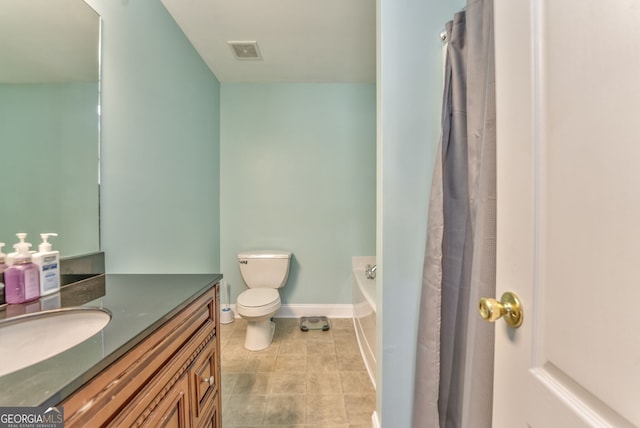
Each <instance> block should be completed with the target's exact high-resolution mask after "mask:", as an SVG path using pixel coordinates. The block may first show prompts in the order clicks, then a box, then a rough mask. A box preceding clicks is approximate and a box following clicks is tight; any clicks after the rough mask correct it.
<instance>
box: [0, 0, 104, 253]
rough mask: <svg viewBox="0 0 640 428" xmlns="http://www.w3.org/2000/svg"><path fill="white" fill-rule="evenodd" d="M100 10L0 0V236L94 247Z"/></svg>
mask: <svg viewBox="0 0 640 428" xmlns="http://www.w3.org/2000/svg"><path fill="white" fill-rule="evenodd" d="M99 43H100V17H99V16H98V14H97V13H96V12H95V11H94V10H93V9H92V8H91V7H89V6H88V5H87V4H86V3H85V2H84V1H83V0H28V1H25V0H0V142H1V143H0V160H1V162H0V186H1V187H0V189H1V190H0V242H4V243H6V247H5V249H4V252H5V253H8V252H10V251H13V249H12V248H11V246H12V245H13V244H14V243H15V242H16V236H15V234H16V233H17V232H27V233H28V239H27V241H28V242H31V243H32V244H33V247H34V248H32V250H37V244H38V242H40V236H39V234H40V233H43V232H55V233H58V235H59V236H58V237H57V238H52V239H51V242H52V243H53V248H54V249H58V250H59V251H60V253H61V255H62V256H63V257H67V256H76V255H80V254H87V253H92V252H96V251H99V250H100V226H99V225H100V219H99V190H98V189H99V175H98V174H99V166H98V165H99V159H98V156H99V122H100V119H99V88H100V84H99V74H100V73H99V67H100V65H99V64H100V61H99V51H100V49H99Z"/></svg>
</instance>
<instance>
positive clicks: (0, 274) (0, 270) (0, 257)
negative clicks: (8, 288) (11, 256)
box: [0, 242, 7, 305]
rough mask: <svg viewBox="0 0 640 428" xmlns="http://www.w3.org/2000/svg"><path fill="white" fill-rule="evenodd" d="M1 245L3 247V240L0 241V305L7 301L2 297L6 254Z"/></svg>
mask: <svg viewBox="0 0 640 428" xmlns="http://www.w3.org/2000/svg"><path fill="white" fill-rule="evenodd" d="M2 247H4V242H0V305H2V304H5V303H7V301H6V299H5V297H4V271H5V270H6V269H7V265H6V263H5V261H4V258H5V257H6V256H7V255H6V254H5V253H3V252H2Z"/></svg>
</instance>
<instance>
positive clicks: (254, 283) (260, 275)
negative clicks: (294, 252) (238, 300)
mask: <svg viewBox="0 0 640 428" xmlns="http://www.w3.org/2000/svg"><path fill="white" fill-rule="evenodd" d="M290 261H291V252H290V251H278V250H256V251H243V252H241V253H239V254H238V265H239V266H240V274H241V275H242V279H243V280H244V282H245V284H247V287H249V288H280V287H283V286H284V284H285V283H286V282H287V278H288V277H289V265H290Z"/></svg>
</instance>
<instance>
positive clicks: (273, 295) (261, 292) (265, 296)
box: [238, 288, 280, 308]
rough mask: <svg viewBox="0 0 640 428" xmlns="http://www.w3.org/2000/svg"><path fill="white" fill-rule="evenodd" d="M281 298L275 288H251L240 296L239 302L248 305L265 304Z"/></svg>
mask: <svg viewBox="0 0 640 428" xmlns="http://www.w3.org/2000/svg"><path fill="white" fill-rule="evenodd" d="M279 299H280V295H279V294H278V290H276V289H275V288H250V289H249V290H246V291H243V292H242V293H240V295H239V296H238V304H239V305H242V306H246V307H254V308H255V307H257V306H265V305H270V304H272V303H274V302H275V301H276V300H279Z"/></svg>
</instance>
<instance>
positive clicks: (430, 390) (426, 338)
mask: <svg viewBox="0 0 640 428" xmlns="http://www.w3.org/2000/svg"><path fill="white" fill-rule="evenodd" d="M446 29H447V53H446V63H445V88H444V96H443V110H442V136H441V141H440V144H439V147H438V159H439V162H437V163H436V167H435V170H434V176H433V182H432V189H431V197H430V205H429V219H428V225H427V246H426V252H425V261H424V270H423V283H422V299H421V303H420V317H419V326H418V343H417V354H416V379H415V392H414V405H413V426H414V427H416V428H422V427H424V428H436V427H441V428H459V427H462V428H484V427H487V428H489V427H490V426H491V410H492V395H493V344H494V333H493V325H491V324H489V323H487V322H485V321H483V320H482V319H481V318H480V317H479V315H478V311H477V303H478V300H479V299H480V297H482V296H493V295H494V294H495V245H496V225H495V221H496V178H495V177H496V166H495V162H496V161H495V139H496V137H495V135H496V133H495V91H494V83H495V73H494V59H493V2H492V0H477V1H468V2H467V7H466V10H464V11H462V12H459V13H457V14H456V15H455V16H454V19H453V20H452V21H450V22H448V23H447V25H446Z"/></svg>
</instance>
